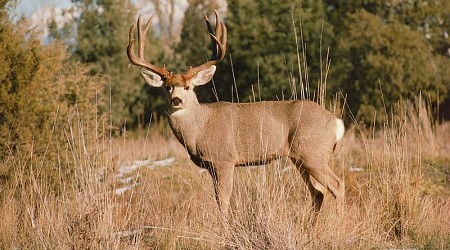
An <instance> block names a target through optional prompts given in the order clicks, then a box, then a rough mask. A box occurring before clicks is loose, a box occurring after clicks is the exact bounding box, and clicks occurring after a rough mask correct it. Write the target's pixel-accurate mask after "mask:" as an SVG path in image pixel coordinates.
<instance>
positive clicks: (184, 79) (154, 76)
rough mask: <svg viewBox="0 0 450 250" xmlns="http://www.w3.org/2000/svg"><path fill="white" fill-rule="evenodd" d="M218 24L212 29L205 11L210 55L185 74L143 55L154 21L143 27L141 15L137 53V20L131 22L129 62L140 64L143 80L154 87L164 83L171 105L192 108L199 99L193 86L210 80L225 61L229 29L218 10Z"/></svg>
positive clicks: (138, 22)
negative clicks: (147, 58)
mask: <svg viewBox="0 0 450 250" xmlns="http://www.w3.org/2000/svg"><path fill="white" fill-rule="evenodd" d="M215 15H216V27H215V32H214V31H213V29H212V26H211V23H210V22H209V20H208V18H207V16H206V15H205V19H206V25H207V27H208V30H209V35H210V37H211V48H212V55H211V58H210V59H209V60H208V61H207V62H205V63H203V64H201V65H199V66H197V67H190V68H189V70H188V71H187V72H186V73H184V74H173V72H170V71H168V70H167V69H166V67H165V65H164V66H163V67H158V66H155V65H153V64H150V63H148V62H147V61H145V59H144V45H145V36H146V34H147V31H148V29H149V27H150V25H151V20H152V19H151V18H150V19H149V20H148V22H147V24H146V25H145V27H144V28H143V29H142V28H141V17H140V16H139V19H138V21H137V27H138V32H137V34H138V46H139V49H138V56H136V55H135V54H134V40H135V38H134V33H135V32H134V30H135V26H134V24H133V25H132V26H131V29H130V35H129V42H128V48H127V54H128V58H129V59H130V63H131V64H134V65H137V66H140V67H141V74H142V76H143V77H144V80H145V81H146V82H147V83H148V84H150V85H151V86H153V87H162V88H163V89H164V90H165V92H166V97H167V102H168V106H169V109H170V110H172V111H176V110H179V109H185V108H189V107H190V106H192V105H195V104H197V103H198V101H197V97H196V95H195V92H194V88H195V87H197V86H200V85H203V84H206V83H208V82H209V81H210V80H211V79H212V77H213V75H214V72H215V71H216V66H215V64H217V63H218V62H220V61H222V60H223V58H224V56H225V50H226V41H227V30H226V28H225V25H224V24H223V22H222V21H220V19H219V14H218V13H217V11H215Z"/></svg>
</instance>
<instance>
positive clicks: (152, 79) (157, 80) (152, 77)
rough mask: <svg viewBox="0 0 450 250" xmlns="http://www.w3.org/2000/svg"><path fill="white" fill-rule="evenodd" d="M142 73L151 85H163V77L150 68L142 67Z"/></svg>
mask: <svg viewBox="0 0 450 250" xmlns="http://www.w3.org/2000/svg"><path fill="white" fill-rule="evenodd" d="M141 75H142V77H144V80H145V81H146V82H147V83H148V84H150V86H153V87H161V86H162V85H163V81H162V79H161V77H160V76H159V75H158V74H156V73H153V72H152V71H150V70H148V69H145V68H141Z"/></svg>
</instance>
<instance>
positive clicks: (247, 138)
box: [197, 101, 336, 165]
mask: <svg viewBox="0 0 450 250" xmlns="http://www.w3.org/2000/svg"><path fill="white" fill-rule="evenodd" d="M205 107H207V110H208V111H207V116H208V119H206V123H205V126H204V129H203V131H201V132H200V134H199V138H197V150H198V152H199V153H200V154H201V155H202V156H203V157H206V158H208V159H207V160H214V159H221V160H224V159H225V160H226V161H230V162H235V163H237V165H241V164H245V163H249V162H250V163H259V162H261V163H264V162H265V161H266V160H271V159H273V158H275V157H277V156H285V155H287V154H288V153H289V151H290V150H291V149H292V147H293V146H294V147H295V148H296V149H297V150H298V151H300V150H304V149H306V148H307V147H311V146H313V147H314V146H317V145H314V144H318V143H322V144H323V143H325V144H330V145H331V147H332V146H333V145H334V143H335V141H333V140H332V139H330V138H334V137H335V126H336V117H335V116H334V114H332V113H330V112H329V111H327V110H325V109H324V108H323V107H321V106H319V105H318V104H316V103H314V102H310V101H268V102H256V103H242V104H239V103H227V102H218V103H212V104H207V105H205ZM328 141H332V142H328ZM331 143H332V144H333V145H332V144H331ZM311 144H312V145H311ZM303 147H305V148H303Z"/></svg>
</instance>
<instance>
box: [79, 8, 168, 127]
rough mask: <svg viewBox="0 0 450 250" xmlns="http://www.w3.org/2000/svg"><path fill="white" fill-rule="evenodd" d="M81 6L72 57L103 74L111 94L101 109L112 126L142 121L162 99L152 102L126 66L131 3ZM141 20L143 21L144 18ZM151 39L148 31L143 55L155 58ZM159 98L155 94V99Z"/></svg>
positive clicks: (133, 73) (156, 54) (135, 71)
mask: <svg viewBox="0 0 450 250" xmlns="http://www.w3.org/2000/svg"><path fill="white" fill-rule="evenodd" d="M82 6H83V7H82V14H81V16H80V18H79V19H78V20H76V24H77V32H76V34H77V36H76V39H75V40H76V43H75V53H74V54H75V57H76V58H78V59H79V60H80V61H81V62H83V63H87V64H89V65H90V66H91V67H92V72H91V74H102V75H104V76H106V77H107V79H108V85H109V88H107V89H106V93H105V94H106V95H111V96H110V98H111V100H110V103H107V104H106V106H105V107H103V110H104V111H105V112H106V113H110V115H111V117H110V118H111V120H112V123H113V125H115V126H122V125H123V126H126V125H131V126H132V127H133V126H134V127H135V126H137V125H138V124H144V121H145V120H148V119H149V117H150V115H151V112H152V111H153V110H154V109H155V108H157V107H158V106H161V103H162V101H157V102H156V103H155V101H154V100H153V99H154V98H152V96H149V95H148V93H149V92H150V91H149V87H148V86H146V85H145V84H143V82H144V81H143V80H142V78H141V77H140V74H139V73H138V71H137V70H136V69H134V70H132V69H129V68H128V64H129V61H128V58H127V56H126V53H125V51H126V46H127V44H128V32H129V29H130V26H131V24H132V23H134V22H135V21H136V20H135V16H134V13H135V9H134V7H133V5H132V4H131V2H130V1H129V0H120V1H115V0H101V1H83V2H82ZM143 20H144V21H147V17H143ZM149 33H151V32H149ZM154 40H155V39H154V35H153V34H149V37H148V38H147V49H146V52H147V53H148V52H150V53H148V54H147V58H152V59H151V61H153V60H155V61H158V60H160V59H161V55H160V54H159V53H158V51H155V49H154V46H155V45H154V43H155V41H154ZM158 62H159V61H158ZM153 96H155V95H153ZM161 98H162V97H161V95H159V97H157V100H160V99H161Z"/></svg>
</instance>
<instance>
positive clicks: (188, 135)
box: [168, 104, 208, 154]
mask: <svg viewBox="0 0 450 250" xmlns="http://www.w3.org/2000/svg"><path fill="white" fill-rule="evenodd" d="M207 116H208V109H207V107H206V106H205V105H202V104H196V105H193V106H190V107H189V108H185V109H181V110H177V111H174V112H170V113H168V117H169V125H170V128H171V129H172V132H173V133H174V135H175V136H176V137H177V139H178V141H179V142H180V143H181V144H182V145H183V146H184V147H185V148H186V149H187V150H188V152H189V154H196V153H197V152H196V141H197V137H198V135H199V133H201V131H203V129H204V125H205V123H206V120H207Z"/></svg>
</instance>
